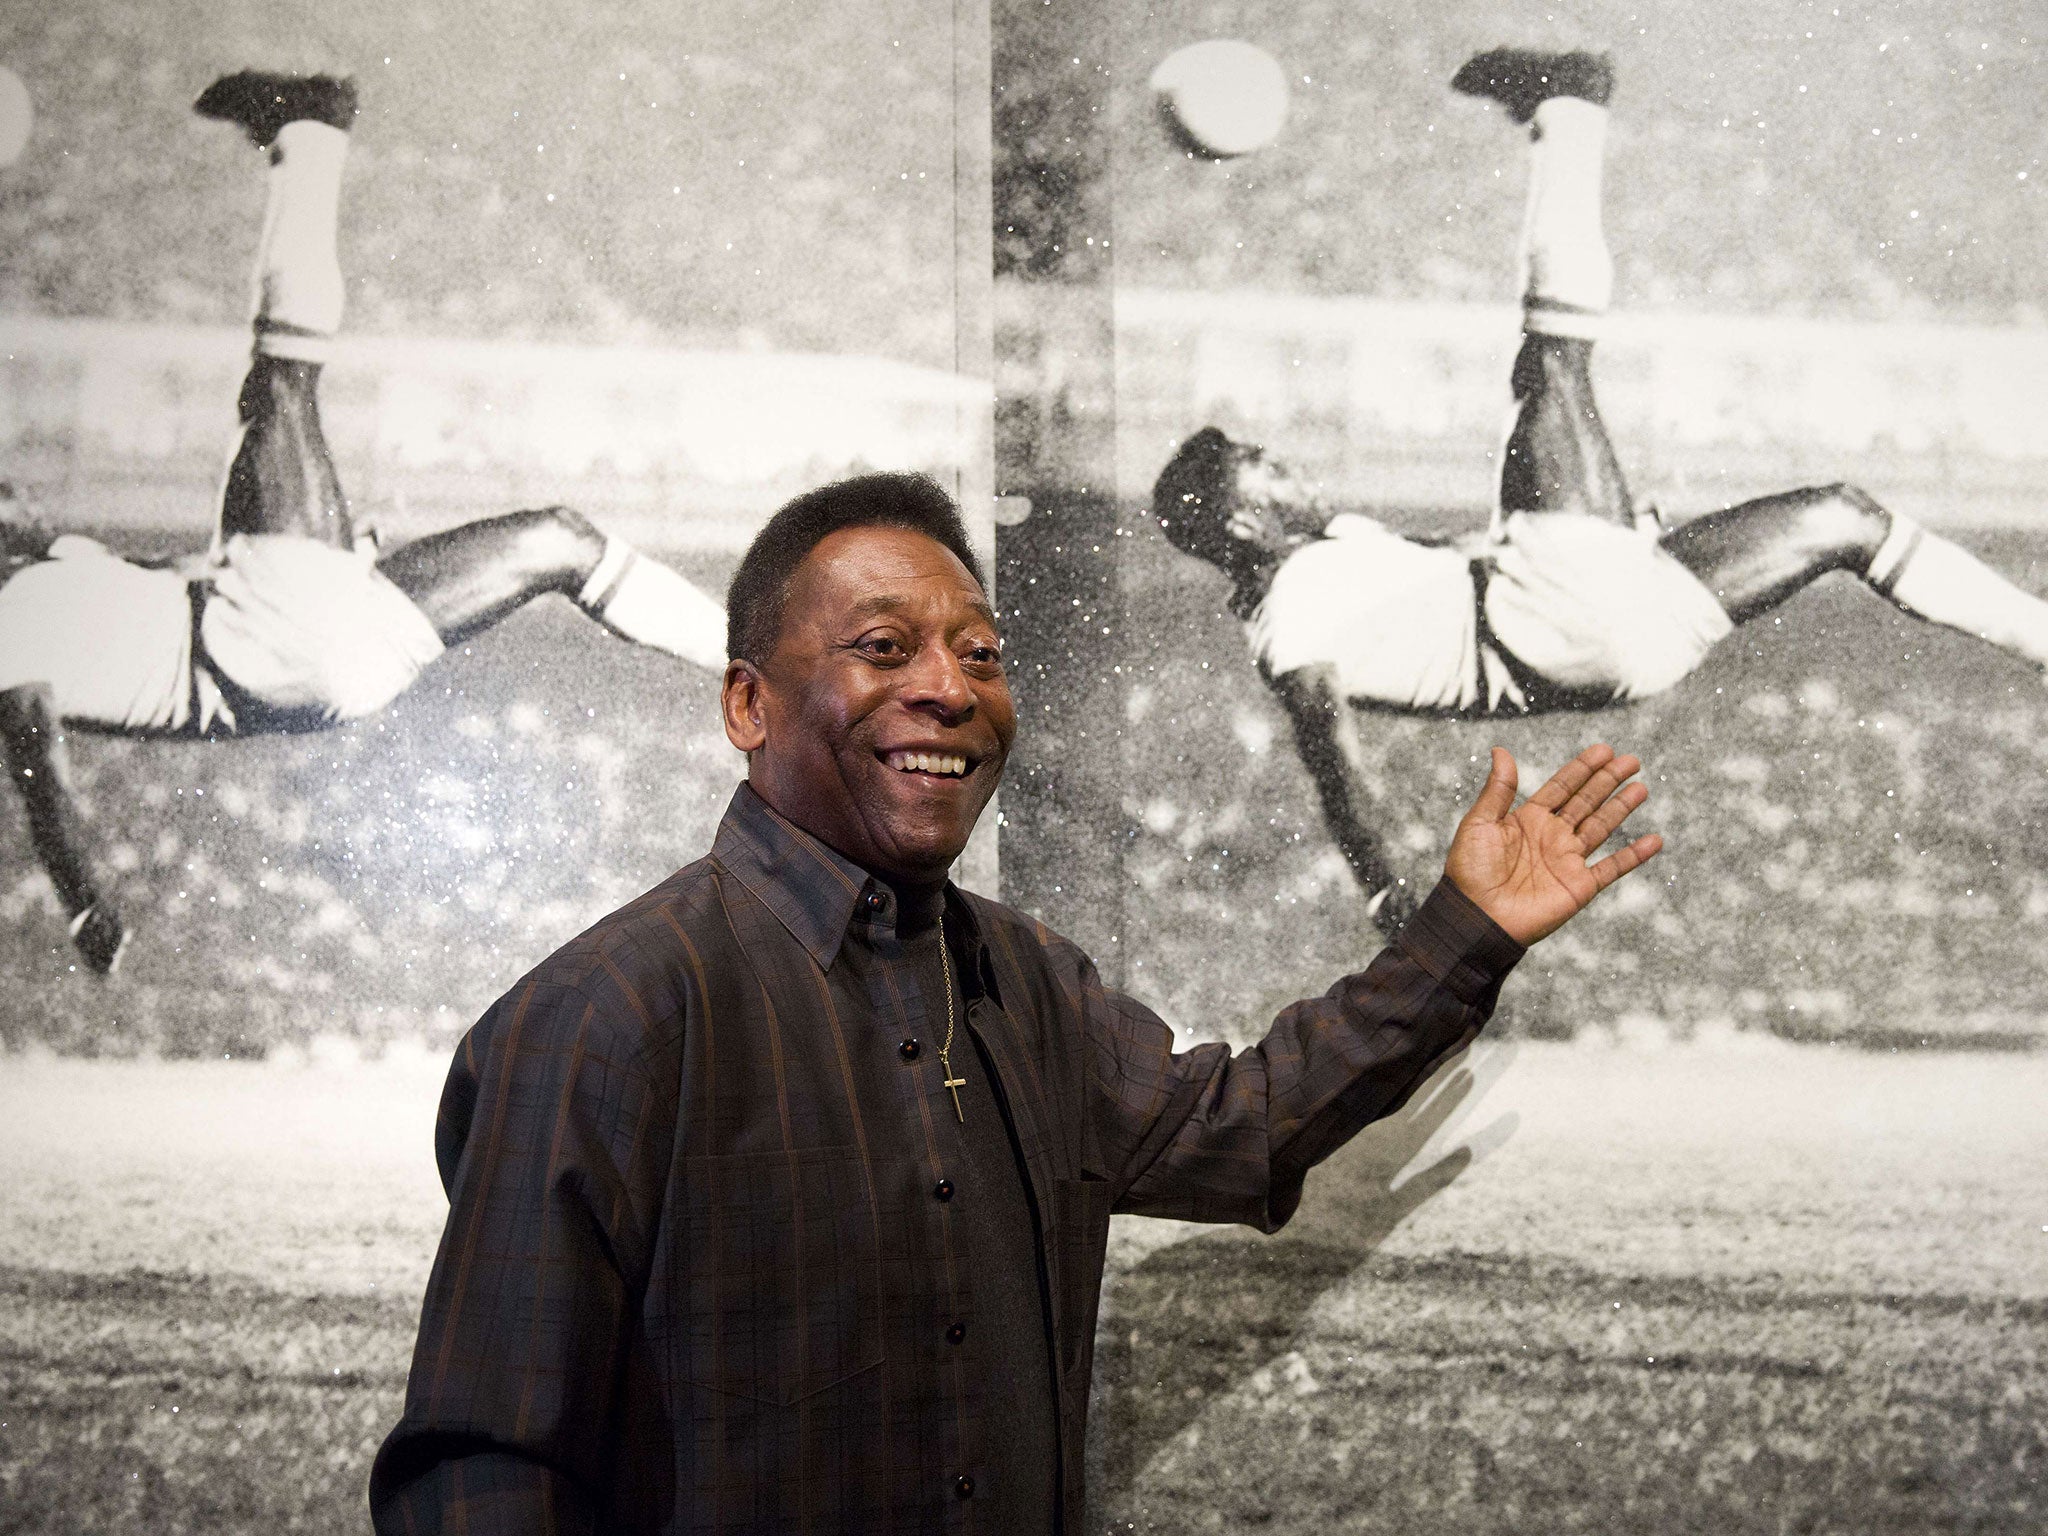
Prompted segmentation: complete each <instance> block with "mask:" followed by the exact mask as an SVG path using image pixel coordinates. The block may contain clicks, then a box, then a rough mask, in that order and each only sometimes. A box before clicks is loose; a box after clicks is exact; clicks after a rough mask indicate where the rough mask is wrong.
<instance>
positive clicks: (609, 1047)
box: [370, 971, 674, 1536]
mask: <svg viewBox="0 0 2048 1536" xmlns="http://www.w3.org/2000/svg"><path fill="white" fill-rule="evenodd" d="M639 1007H640V1003H639V1000H638V999H637V997H635V996H634V994H633V993H632V991H631V989H630V988H628V987H626V986H625V985H624V984H623V983H622V982H620V981H618V980H617V979H616V978H615V977H610V976H607V975H605V974H604V973H603V972H602V971H600V972H599V973H598V974H597V976H596V977H595V979H589V980H584V981H582V982H580V983H579V984H577V985H564V984H561V983H560V982H553V981H549V980H545V979H534V978H529V979H528V980H527V981H525V982H523V983H522V984H521V985H520V986H519V987H518V988H516V989H515V990H514V991H513V992H512V993H509V994H508V995H507V996H506V997H505V998H503V999H501V1000H500V1001H499V1003H498V1004H497V1005H495V1006H494V1007H493V1008H492V1010H491V1011H490V1012H489V1013H487V1014H486V1015H485V1016H484V1018H483V1019H482V1020H481V1021H480V1022H479V1023H478V1024H477V1026H476V1027H475V1028H474V1029H473V1030H471V1031H470V1033H469V1035H468V1036H467V1037H466V1038H465V1040H464V1041H463V1044H462V1046H461V1048H460V1049H459V1050H458V1052H457V1054H456V1059H455V1064H454V1067H453V1068H452V1070H451V1071H450V1073H449V1076H448V1083H447V1087H446V1089H445V1091H444V1092H443V1095H442V1101H441V1113H440V1119H439V1122H438V1123H437V1126H436V1129H435V1143H436V1154H437V1156H438V1158H439V1160H440V1164H441V1177H442V1182H443V1183H444V1184H445V1185H446V1186H447V1189H448V1196H449V1210H448V1225H447V1228H446V1229H445V1231H444V1232H443V1234H442V1237H441V1246H440V1250H439V1252H438V1254H437V1255H436V1257H435V1260H434V1268H433V1273H432V1276H431V1278H430V1279H429V1280H428V1282H427V1293H426V1300H425V1303H424V1305H423V1307H422V1311H421V1317H420V1331H419V1340H418V1343H417V1345H416V1347H415V1350H414V1354H413V1363H412V1372H411V1375H410V1377H409V1379H408V1382H407V1388H406V1399H405V1414H404V1417H403V1418H402V1419H401V1420H400V1421H399V1424H398V1427H397V1428H396V1429H394V1430H393V1431H392V1432H391V1434H390V1436H389V1437H388V1438H387V1439H386V1440H385V1442H384V1445H383V1448H382V1450H380V1451H379V1453H378V1456H377V1460H376V1464H375V1466H374V1468H373V1469H372V1471H371V1474H370V1509H371V1517H372V1520H373V1522H374V1524H375V1527H376V1529H377V1530H378V1531H379V1532H387V1533H389V1532H407V1533H422V1532H432V1531H445V1530H454V1531H465V1532H470V1533H474V1536H484V1533H497V1532H507V1533H509V1532H550V1533H554V1532H561V1533H569V1532H583V1531H591V1530H594V1529H598V1528H600V1527H601V1525H602V1523H603V1519H604V1510H605V1508H606V1506H607V1505H608V1504H609V1502H610V1500H611V1499H612V1498H614V1497H617V1496H620V1495H621V1494H627V1495H630V1492H631V1491H630V1490H619V1489H613V1488H608V1487H607V1483H608V1480H609V1477H610V1472H611V1469H612V1468H613V1467H614V1466H615V1465H616V1458H617V1453H618V1448H619V1444H620V1439H621V1437H622V1436H625V1437H629V1438H630V1436H631V1435H632V1433H633V1432H634V1429H635V1427H636V1424H645V1423H648V1422H657V1423H658V1422H660V1421H661V1413H660V1408H659V1404H658V1402H651V1403H646V1404H642V1403H637V1402H636V1401H635V1400H634V1399H635V1398H636V1397H637V1396H639V1395H642V1394H649V1395H651V1393H652V1389H651V1387H650V1386H649V1385H647V1384H645V1383H643V1382H641V1381H639V1380H638V1379H637V1378H638V1377H639V1376H641V1375H642V1374H644V1373H643V1372H641V1371H638V1370H636V1369H635V1368H634V1366H633V1356H634V1354H635V1352H634V1351H633V1350H632V1349H630V1348H629V1347H628V1345H629V1341H630V1339H631V1338H632V1336H633V1333H634V1331H635V1330H636V1329H637V1328H638V1326H639V1311H640V1297H641V1295H642V1294H643V1292H644V1290H645V1287H646V1280H647V1272H648V1267H649V1264H650V1260H651V1255H650V1251H649V1238H648V1234H649V1233H651V1232H652V1231H654V1230H655V1226H656V1223H657V1221H658V1213H659V1204H660V1200H661V1193H662V1190H663V1189H664V1187H665V1182H666V1181H665V1170H666V1166H667V1161H668V1155H669V1152H670V1150H671V1147H672V1144H673V1139H674V1124H673V1120H674V1107H673V1106H674V1094H673V1093H672V1092H671V1093H669V1094H667V1095H663V1094H661V1093H660V1092H658V1091H657V1090H656V1089H655V1087H654V1085H653V1084H651V1083H650V1082H649V1081H648V1080H647V1077H646V1076H645V1074H644V1070H643V1066H642V1063H641V1061H640V1059H639V1053H638V1041H639V1040H640V1039H643V1038H644V1037H645V1032H644V1029H643V1028H641V1027H638V1026H639V1025H640V1024H641V1023H642V1022H644V1021H639V1020H636V1018H635V1014H636V1012H637V1010H638V1009H639Z"/></svg>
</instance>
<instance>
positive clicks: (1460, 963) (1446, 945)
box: [1394, 880, 1528, 1004]
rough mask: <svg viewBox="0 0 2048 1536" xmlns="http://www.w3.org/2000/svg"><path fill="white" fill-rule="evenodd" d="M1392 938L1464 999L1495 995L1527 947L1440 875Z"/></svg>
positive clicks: (1453, 993)
mask: <svg viewBox="0 0 2048 1536" xmlns="http://www.w3.org/2000/svg"><path fill="white" fill-rule="evenodd" d="M1394 942H1395V943H1396V944H1398V945H1400V946H1401V948H1402V949H1403V950H1405V951H1406V952H1407V954H1408V956H1409V958H1410V959H1412V960H1413V961H1414V962H1415V963H1416V964H1417V965H1419V966H1421V967H1422V968H1423V969H1424V970H1425V971H1427V972H1429V974H1430V975H1432V976H1434V977H1435V978H1436V979H1437V980H1438V981H1440V982H1442V983H1443V984H1444V986H1445V987H1446V988H1448V989H1449V990H1450V992H1451V994H1452V996H1454V997H1456V998H1457V999H1458V1001H1460V1002H1462V1003H1471V1004H1477V1003H1480V1002H1483V1001H1485V1000H1486V999H1487V998H1488V997H1490V996H1492V995H1493V992H1494V990H1495V989H1496V988H1498V987H1499V986H1500V984H1501V980H1502V978H1503V977H1505V976H1506V975H1507V973H1508V972H1509V971H1511V970H1513V969H1514V967H1515V962H1516V961H1518V960H1520V959H1521V958H1522V956H1523V955H1525V954H1527V953H1528V950H1527V949H1526V948H1525V947H1524V946H1523V945H1521V944H1518V943H1516V942H1515V941H1514V940H1513V939H1511V938H1509V937H1508V936H1507V934H1506V932H1505V931H1504V930H1503V929H1502V928H1501V926H1500V925H1499V924H1498V923H1496V922H1495V921H1494V920H1493V919H1492V918H1490V917H1488V916H1487V915H1486V914H1485V913H1484V912H1482V911H1480V910H1479V908H1478V906H1477V905H1476V904H1475V903H1474V902H1473V900H1472V898H1471V897H1469V896H1467V895H1466V894H1465V893H1464V892H1463V891H1461V890H1459V889H1458V888H1457V886H1455V885H1453V884H1452V883H1451V882H1450V881H1449V880H1439V881H1438V882H1437V884H1436V889H1435V890H1433V891H1431V892H1430V893H1429V896H1428V898H1427V899H1426V900H1425V901H1424V902H1423V903H1422V905H1421V906H1420V907H1418V908H1416V909H1415V915H1414V916H1413V917H1411V918H1409V919H1408V921H1407V922H1405V923H1403V924H1402V925H1401V931H1400V932H1399V933H1398V934H1396V935H1395V936H1394Z"/></svg>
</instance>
